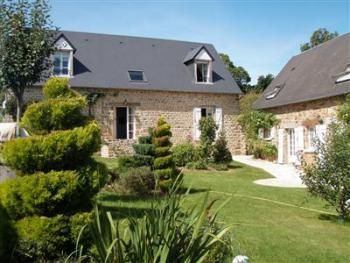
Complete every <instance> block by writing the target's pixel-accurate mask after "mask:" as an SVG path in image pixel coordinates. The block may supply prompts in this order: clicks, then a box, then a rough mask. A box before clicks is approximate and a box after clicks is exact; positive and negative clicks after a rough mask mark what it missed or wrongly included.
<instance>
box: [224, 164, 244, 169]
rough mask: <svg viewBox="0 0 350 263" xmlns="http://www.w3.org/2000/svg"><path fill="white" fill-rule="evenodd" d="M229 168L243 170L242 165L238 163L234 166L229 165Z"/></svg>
mask: <svg viewBox="0 0 350 263" xmlns="http://www.w3.org/2000/svg"><path fill="white" fill-rule="evenodd" d="M227 167H228V169H240V168H243V166H242V165H240V164H237V163H234V164H232V163H231V164H229V165H227Z"/></svg>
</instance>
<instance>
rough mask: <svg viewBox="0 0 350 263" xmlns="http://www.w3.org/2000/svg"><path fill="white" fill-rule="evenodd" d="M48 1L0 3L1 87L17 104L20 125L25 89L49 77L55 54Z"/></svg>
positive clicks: (24, 0) (23, 0)
mask: <svg viewBox="0 0 350 263" xmlns="http://www.w3.org/2000/svg"><path fill="white" fill-rule="evenodd" d="M49 11H50V8H49V5H48V2H47V1H45V0H35V1H29V0H21V1H1V2H0V54H1V59H0V87H1V89H3V90H11V92H12V93H13V95H14V96H15V98H16V102H17V122H18V123H19V119H20V115H21V113H22V107H23V94H24V90H25V89H27V88H30V87H31V86H33V84H34V83H36V82H38V81H39V80H41V79H42V78H43V77H45V74H44V73H45V72H48V70H49V68H50V64H51V63H50V60H49V57H50V55H51V54H52V52H53V51H54V48H53V37H54V34H55V30H53V26H52V23H51V20H50V16H49Z"/></svg>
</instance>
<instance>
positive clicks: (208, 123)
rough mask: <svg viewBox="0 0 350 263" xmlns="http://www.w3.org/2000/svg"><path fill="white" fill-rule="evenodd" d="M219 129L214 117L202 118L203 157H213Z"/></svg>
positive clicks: (201, 146)
mask: <svg viewBox="0 0 350 263" xmlns="http://www.w3.org/2000/svg"><path fill="white" fill-rule="evenodd" d="M217 129H218V127H217V125H216V123H215V121H214V119H213V118H212V117H206V118H201V119H200V121H199V130H200V131H201V135H200V138H199V139H200V143H201V144H200V149H201V151H200V152H201V153H200V154H201V157H202V158H203V159H204V160H206V161H208V160H209V159H210V158H211V157H212V153H213V143H214V141H215V138H216V130H217Z"/></svg>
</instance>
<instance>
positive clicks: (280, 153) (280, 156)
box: [277, 129, 284, 163]
mask: <svg viewBox="0 0 350 263" xmlns="http://www.w3.org/2000/svg"><path fill="white" fill-rule="evenodd" d="M283 146H284V129H278V158H277V161H278V163H283V151H284V147H283Z"/></svg>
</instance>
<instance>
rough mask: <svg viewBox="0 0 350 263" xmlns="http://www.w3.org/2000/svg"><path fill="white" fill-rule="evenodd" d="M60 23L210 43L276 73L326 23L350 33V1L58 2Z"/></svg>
mask: <svg viewBox="0 0 350 263" xmlns="http://www.w3.org/2000/svg"><path fill="white" fill-rule="evenodd" d="M51 6H52V19H53V22H54V25H55V26H58V27H59V28H61V29H65V30H73V31H86V32H98V33H109V34H119V35H132V36H144V37H155V38H166V39H178V40H186V41H195V42H207V43H212V44H214V45H215V47H216V49H217V51H218V52H223V53H227V54H228V55H229V56H230V57H231V60H232V61H233V62H234V64H236V65H241V66H243V67H244V68H246V69H247V70H248V72H249V73H250V75H251V77H252V83H255V82H256V78H257V77H258V76H259V75H262V74H267V73H272V74H274V75H276V74H277V73H278V72H279V71H280V70H281V68H282V67H283V65H284V64H285V63H286V62H287V61H288V60H289V59H290V58H291V57H292V56H293V55H296V54H298V53H299V46H300V44H301V43H303V42H306V41H308V39H309V37H310V35H311V33H312V32H313V31H314V30H315V29H318V28H320V27H325V28H327V29H328V30H330V31H338V33H340V34H344V33H347V32H349V31H350V17H349V16H350V15H349V14H350V0H318V1H316V0H280V1H278V0H260V1H257V0H245V1H243V0H236V1H235V0H231V1H230V0H217V1H215V0H204V1H195V0H190V1H179V0H177V1H175V0H163V1H156V0H154V1H140V0H139V1H137V0H130V1H117V0H114V1H113V0H100V1H98V0H93V1H92V0H91V1H90V0H85V1H79V0H52V1H51Z"/></svg>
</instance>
